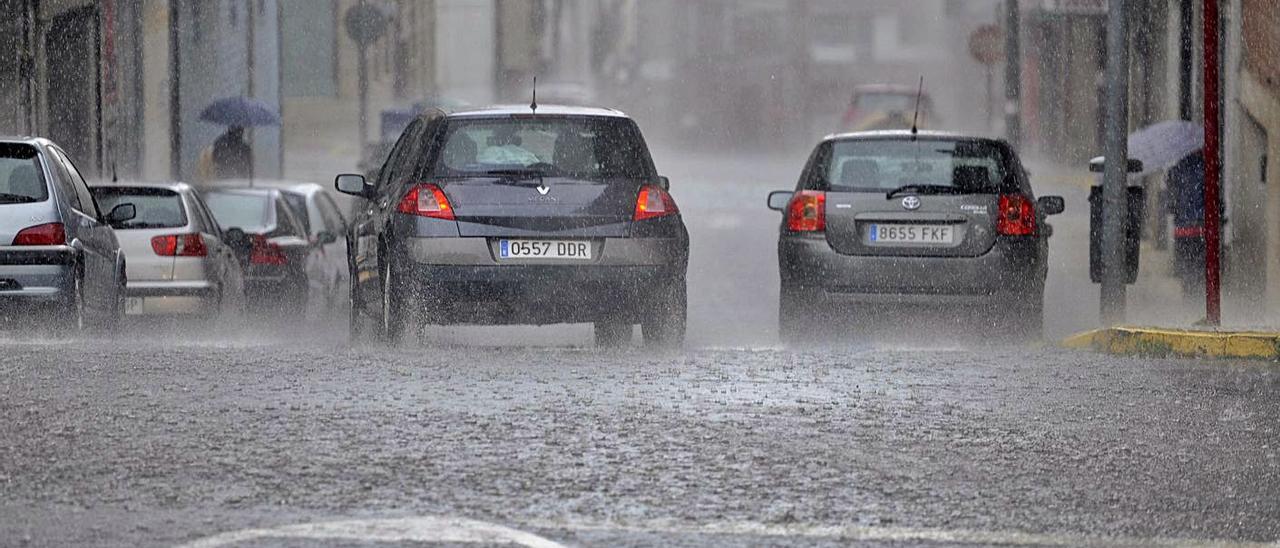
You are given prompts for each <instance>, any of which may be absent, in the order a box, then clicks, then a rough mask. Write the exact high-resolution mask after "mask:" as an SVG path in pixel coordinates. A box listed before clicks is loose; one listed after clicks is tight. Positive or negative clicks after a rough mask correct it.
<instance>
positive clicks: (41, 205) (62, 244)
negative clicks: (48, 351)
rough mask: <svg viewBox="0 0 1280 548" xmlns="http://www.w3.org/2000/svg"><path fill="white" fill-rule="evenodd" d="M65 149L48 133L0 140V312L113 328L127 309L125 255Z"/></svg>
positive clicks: (124, 213)
mask: <svg viewBox="0 0 1280 548" xmlns="http://www.w3.org/2000/svg"><path fill="white" fill-rule="evenodd" d="M133 213H134V207H133V205H132V204H126V203H122V204H117V205H116V206H115V207H114V208H112V209H110V210H104V209H103V208H101V207H99V206H98V204H97V202H95V201H94V199H93V195H92V194H91V193H90V192H89V187H88V186H86V185H85V182H84V177H82V176H81V175H80V172H79V170H77V169H76V167H75V165H74V164H72V163H71V160H70V158H69V157H68V156H67V154H66V152H63V151H62V149H60V148H58V146H57V145H55V144H53V143H52V142H50V141H48V140H45V139H0V316H2V317H11V316H16V315H17V314H18V313H25V312H34V313H37V314H40V315H42V316H47V315H51V317H52V319H54V321H55V322H56V323H55V324H54V326H53V327H54V329H59V330H63V331H64V332H75V331H79V330H81V329H84V328H85V326H86V325H92V326H96V327H113V326H114V325H115V324H116V323H117V322H118V320H119V319H120V317H121V315H122V314H123V312H124V284H125V256H124V253H123V252H121V251H120V247H119V244H118V243H117V242H116V235H115V233H114V232H113V231H112V230H111V224H113V223H118V222H123V221H127V220H129V219H131V218H132V217H133Z"/></svg>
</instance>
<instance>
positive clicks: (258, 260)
mask: <svg viewBox="0 0 1280 548" xmlns="http://www.w3.org/2000/svg"><path fill="white" fill-rule="evenodd" d="M249 264H262V265H286V264H289V256H288V255H285V253H284V248H282V247H280V245H279V244H276V243H275V242H271V241H268V240H267V237H266V236H263V235H262V234H256V235H254V236H253V245H252V246H251V247H250V248H249Z"/></svg>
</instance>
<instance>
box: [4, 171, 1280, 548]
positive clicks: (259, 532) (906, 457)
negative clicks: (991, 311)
mask: <svg viewBox="0 0 1280 548" xmlns="http://www.w3.org/2000/svg"><path fill="white" fill-rule="evenodd" d="M662 159H663V156H662V155H659V167H662V168H664V170H665V171H666V172H667V173H669V174H670V175H671V176H672V179H673V187H674V193H675V196H676V198H677V199H678V200H680V204H681V207H682V208H683V210H684V211H685V215H686V218H687V219H688V220H689V224H690V231H691V235H692V238H693V243H692V248H693V251H692V253H693V255H692V259H691V265H690V344H689V347H688V348H687V349H686V350H685V351H682V352H676V353H656V352H652V351H649V350H646V349H642V348H639V347H634V348H629V349H625V350H622V351H615V352H600V351H596V350H595V349H592V348H590V346H591V345H590V336H591V334H590V330H589V329H588V328H586V327H583V326H553V327H544V328H502V329H490V328H486V329H476V328H454V329H435V328H433V329H429V330H428V331H427V332H426V333H425V334H424V337H423V338H422V340H421V341H418V342H416V343H414V344H408V345H406V346H404V347H403V348H399V349H385V348H380V347H374V346H369V347H360V348H349V347H348V346H347V345H346V342H345V335H344V333H343V331H342V329H341V328H340V327H337V326H323V327H308V328H306V329H301V330H295V331H294V332H280V331H279V330H262V329H240V330H235V331H232V332H229V333H223V334H212V335H201V336H197V337H193V336H192V333H194V332H196V331H197V330H194V329H187V328H184V327H183V326H174V327H167V328H165V327H157V326H149V327H148V328H146V329H136V330H133V331H129V332H127V333H126V334H125V335H122V336H120V337H117V338H115V339H111V340H107V339H99V338H88V339H85V340H79V341H54V340H28V339H27V338H26V337H23V336H18V335H0V417H3V419H4V420H3V421H0V546H175V545H185V546H193V547H195V546H204V547H213V546H275V547H292V546H475V545H481V546H498V545H524V546H561V545H564V546H578V545H581V546H740V545H770V546H772V545H786V546H840V545H847V544H849V543H857V544H860V545H870V546H903V545H926V546H963V545H991V544H1005V545H1057V546H1075V545H1086V544H1092V545H1147V544H1155V543H1158V542H1159V543H1166V544H1168V545H1183V544H1185V545H1198V544H1202V543H1204V542H1206V541H1212V540H1222V541H1233V542H1236V543H1239V544H1240V545H1245V544H1246V543H1247V542H1250V541H1252V542H1265V541H1274V540H1276V539H1280V497H1277V496H1276V493H1280V457H1278V455H1280V433H1278V432H1277V428H1278V427H1280V420H1277V417H1280V398H1278V397H1277V396H1276V395H1277V394H1280V368H1277V367H1275V365H1274V364H1258V363H1223V362H1206V361H1194V360H1190V361H1182V360H1139V359H1129V358H1115V357H1106V356H1100V355H1095V354H1089V353H1078V352H1071V351H1065V350H1061V349H1058V348H1055V347H1053V346H1049V345H1039V346H1000V345H992V344H990V343H989V342H987V341H986V340H985V339H984V338H983V337H980V336H979V337H975V336H972V335H954V336H947V335H946V334H939V333H935V332H926V333H919V332H912V331H911V330H909V329H908V330H907V331H906V336H903V337H899V338H897V340H895V341H893V342H867V341H858V342H855V343H848V342H844V343H842V344H839V345H834V346H823V345H819V346H812V347H800V348H786V347H783V346H780V345H779V344H778V343H777V334H776V329H775V326H774V325H775V322H776V302H777V271H776V266H775V265H773V261H774V255H773V245H774V239H773V233H774V230H775V229H776V223H777V221H778V218H777V217H776V214H774V213H772V212H768V211H765V210H764V209H763V204H764V192H765V191H767V190H769V189H773V188H789V187H790V186H792V184H793V181H794V178H795V175H796V173H798V169H799V167H798V166H799V165H800V162H801V161H802V160H803V156H802V155H801V156H800V157H799V158H798V159H797V158H784V159H773V160H769V161H766V162H755V163H753V162H752V161H743V160H742V159H731V158H726V159H724V160H723V161H702V162H684V163H681V162H672V163H671V164H670V165H669V166H663V164H662ZM681 181H696V183H697V184H694V183H685V184H686V185H687V186H684V187H681V186H680V185H681V184H682V182H681ZM1073 188H1074V187H1072V188H1066V189H1065V191H1064V193H1068V197H1069V205H1070V204H1073V203H1074V204H1076V205H1077V206H1079V205H1080V204H1079V202H1081V201H1082V198H1083V193H1084V191H1083V190H1078V189H1074V190H1073ZM1047 190H1048V189H1042V190H1041V193H1042V194H1043V193H1048V192H1047ZM1082 216H1083V212H1082V211H1080V209H1079V208H1078V207H1077V209H1076V211H1075V212H1074V214H1069V215H1067V216H1064V217H1063V218H1061V219H1059V220H1057V221H1055V227H1056V228H1057V229H1058V232H1057V235H1056V236H1055V241H1054V246H1055V247H1054V251H1055V256H1054V259H1053V265H1054V266H1053V267H1052V269H1051V278H1050V290H1049V296H1048V298H1047V306H1046V310H1047V311H1048V314H1049V316H1048V318H1047V321H1046V326H1047V329H1048V330H1049V332H1050V334H1051V335H1054V336H1058V335H1062V334H1065V333H1067V332H1070V331H1072V330H1075V329H1080V328H1085V327H1089V326H1091V325H1093V324H1094V323H1096V312H1094V307H1095V306H1096V288H1093V287H1092V286H1091V285H1089V284H1088V282H1087V280H1081V279H1080V277H1079V276H1078V274H1079V272H1077V271H1078V270H1080V269H1082V268H1083V267H1082V266H1081V265H1080V261H1079V257H1080V256H1081V255H1082V249H1080V246H1081V245H1082V243H1081V242H1082V240H1079V239H1078V238H1079V234H1080V232H1081V230H1082V227H1083V222H1082V220H1081V217H1082ZM1090 291H1092V293H1090ZM1091 295H1092V296H1091ZM335 323H337V324H341V323H342V322H335Z"/></svg>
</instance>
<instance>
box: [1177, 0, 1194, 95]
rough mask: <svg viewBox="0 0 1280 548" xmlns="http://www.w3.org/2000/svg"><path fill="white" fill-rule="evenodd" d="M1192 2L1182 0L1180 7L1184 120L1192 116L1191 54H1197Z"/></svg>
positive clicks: (1180, 65)
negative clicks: (1195, 50)
mask: <svg viewBox="0 0 1280 548" xmlns="http://www.w3.org/2000/svg"><path fill="white" fill-rule="evenodd" d="M1191 2H1192V0H1182V3H1181V4H1180V5H1179V7H1178V18H1179V20H1178V117H1179V119H1182V120H1190V119H1191V116H1192V113H1191V101H1192V99H1191V96H1192V94H1191V76H1192V74H1193V73H1194V72H1195V70H1194V69H1193V68H1192V60H1191V56H1192V55H1194V54H1195V52H1194V46H1195V40H1196V38H1195V35H1194V34H1195V28H1196V26H1195V21H1194V20H1193V18H1194V17H1195V12H1194V11H1193V10H1192V5H1191Z"/></svg>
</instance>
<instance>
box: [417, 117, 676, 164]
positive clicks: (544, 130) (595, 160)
mask: <svg viewBox="0 0 1280 548" xmlns="http://www.w3.org/2000/svg"><path fill="white" fill-rule="evenodd" d="M646 150H647V149H646V148H645V146H644V141H643V140H642V138H641V137H640V132H639V130H638V129H637V128H636V127H635V124H634V123H633V122H631V121H630V120H627V119H624V118H607V117H590V116H581V117H550V116H547V117H540V118H535V117H525V118H489V119H484V118H477V119H466V118H461V119H455V120H452V121H450V122H449V126H448V129H447V130H446V132H445V138H444V148H443V149H442V152H441V153H440V157H439V159H438V161H436V162H435V167H434V171H433V173H432V176H434V177H477V176H485V175H500V174H501V173H500V172H504V171H507V172H510V171H526V172H536V173H537V174H540V175H542V176H547V177H570V178H576V179H592V180H603V179H617V178H631V179H643V178H648V177H650V176H651V175H652V174H650V173H649V171H650V169H649V162H648V161H647V156H646V154H647V152H646ZM495 172H497V173H495Z"/></svg>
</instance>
